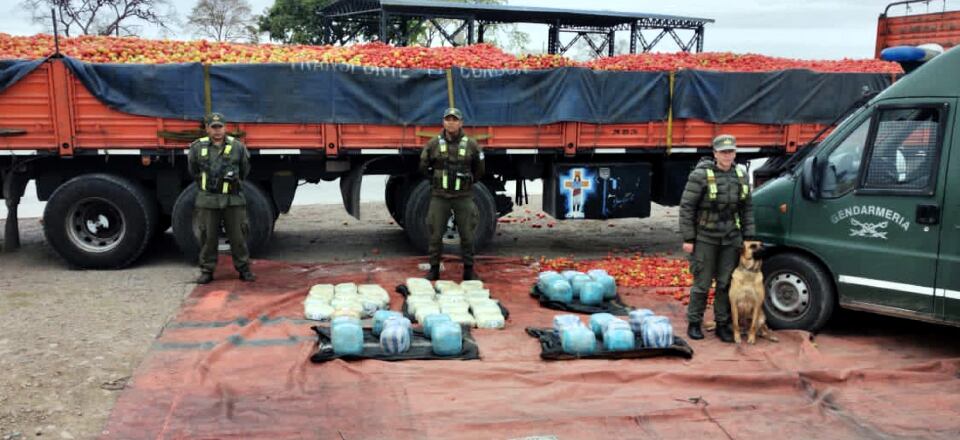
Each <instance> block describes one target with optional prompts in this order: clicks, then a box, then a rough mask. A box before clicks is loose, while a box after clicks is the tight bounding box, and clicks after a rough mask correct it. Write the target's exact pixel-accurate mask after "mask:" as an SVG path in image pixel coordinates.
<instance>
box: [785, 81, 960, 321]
mask: <svg viewBox="0 0 960 440" xmlns="http://www.w3.org/2000/svg"><path fill="white" fill-rule="evenodd" d="M951 104H952V102H944V101H941V102H930V101H929V100H927V101H924V102H918V101H917V100H915V99H911V100H897V101H896V102H888V103H885V104H882V105H879V106H877V107H876V108H875V109H874V111H873V113H872V116H871V117H870V118H868V119H864V120H863V121H862V123H861V124H860V125H859V126H858V127H857V128H856V129H853V130H851V131H849V134H848V135H847V137H846V138H845V139H844V140H843V141H841V142H839V143H837V144H836V146H835V147H834V148H825V149H824V150H823V151H821V152H818V155H817V159H818V161H820V163H821V164H823V166H822V167H818V169H819V170H820V173H821V174H820V182H821V185H820V198H819V200H817V201H812V202H811V201H807V200H803V201H801V202H800V205H802V206H800V205H798V206H797V210H796V211H794V215H795V218H794V222H793V229H794V232H795V233H796V235H795V236H794V237H795V238H796V239H797V240H798V242H799V243H803V244H804V247H807V248H809V249H811V251H813V252H815V253H816V254H817V255H818V256H819V257H820V258H822V259H823V261H824V262H825V263H826V264H827V266H828V267H829V268H830V270H831V272H832V273H833V274H834V276H835V279H834V280H835V282H836V283H837V293H838V296H839V300H840V303H841V305H843V306H845V307H850V308H861V309H864V308H866V309H872V310H875V311H879V312H885V313H889V314H899V315H923V316H925V317H927V318H928V319H929V317H932V316H933V311H934V297H933V295H934V280H935V277H936V265H937V254H938V242H939V238H940V237H939V235H940V223H939V218H938V216H936V215H934V214H933V213H935V212H937V210H938V209H939V207H940V206H942V201H943V193H944V184H943V182H940V181H939V180H940V177H939V176H941V173H940V172H938V170H939V169H940V168H941V166H940V152H941V150H942V148H941V146H942V145H943V139H944V137H945V134H946V133H945V131H946V130H945V128H946V126H947V124H946V123H945V122H946V120H947V116H948V114H949V109H950V108H951ZM944 166H945V165H944Z"/></svg>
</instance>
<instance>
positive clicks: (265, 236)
mask: <svg viewBox="0 0 960 440" xmlns="http://www.w3.org/2000/svg"><path fill="white" fill-rule="evenodd" d="M197 191H198V188H197V184H196V183H192V184H190V186H188V187H186V188H185V189H184V190H183V192H181V193H180V196H179V197H177V201H176V203H174V205H173V237H174V239H176V241H177V246H178V247H179V248H180V251H181V252H182V253H183V256H184V258H186V259H187V260H188V261H190V262H196V261H197V258H198V256H199V255H200V228H199V226H198V225H196V224H195V223H194V221H193V204H194V201H195V200H196V198H197ZM243 194H244V196H246V199H247V221H248V222H249V223H250V231H249V235H247V248H248V249H249V250H250V254H251V255H254V254H256V253H257V252H258V251H260V250H261V249H263V248H264V246H265V245H266V244H267V242H269V241H270V236H271V234H272V232H273V224H274V218H273V212H274V209H273V206H271V204H272V202H271V201H270V199H269V198H267V195H266V193H264V192H263V190H261V189H260V187H258V186H257V185H255V184H253V183H250V182H247V181H244V182H243ZM221 242H225V239H224V236H223V233H222V231H221Z"/></svg>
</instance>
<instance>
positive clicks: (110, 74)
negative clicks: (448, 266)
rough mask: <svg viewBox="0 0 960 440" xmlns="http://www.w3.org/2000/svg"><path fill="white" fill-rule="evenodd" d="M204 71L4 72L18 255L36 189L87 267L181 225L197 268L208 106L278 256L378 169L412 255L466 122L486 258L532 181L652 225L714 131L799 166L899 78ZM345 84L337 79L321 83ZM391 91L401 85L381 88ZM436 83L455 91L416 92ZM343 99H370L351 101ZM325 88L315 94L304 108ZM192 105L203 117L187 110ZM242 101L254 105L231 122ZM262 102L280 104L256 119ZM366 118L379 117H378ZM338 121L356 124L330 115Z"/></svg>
mask: <svg viewBox="0 0 960 440" xmlns="http://www.w3.org/2000/svg"><path fill="white" fill-rule="evenodd" d="M187 67H190V66H187ZM194 67H195V68H196V69H197V70H195V71H196V72H200V73H197V74H196V76H195V79H196V82H197V83H198V85H197V86H196V87H194V88H188V87H186V86H185V85H183V84H186V83H189V82H191V81H188V80H185V79H183V78H194V76H189V75H194V74H193V73H190V74H189V75H188V76H187V77H178V76H176V75H173V76H169V75H168V76H169V77H168V76H164V75H167V74H166V73H165V72H168V70H164V69H169V67H164V66H152V65H150V66H148V65H143V66H117V65H93V64H87V63H81V62H79V61H77V60H73V59H69V58H62V57H51V58H48V59H44V60H34V61H23V62H2V63H0V173H2V178H3V182H4V192H3V196H4V198H5V199H6V203H7V206H8V207H9V208H10V217H9V218H8V221H7V223H6V224H7V229H6V231H5V246H6V247H15V246H16V245H17V243H18V238H17V230H16V206H17V203H19V200H20V197H21V196H22V194H23V191H24V187H25V185H26V183H27V182H28V181H31V180H32V181H35V183H36V188H37V193H38V196H39V198H40V200H43V201H46V202H47V203H46V208H45V212H44V216H43V220H44V232H45V236H46V239H47V241H48V243H49V244H50V246H51V247H52V248H53V249H54V250H55V251H56V252H57V253H58V254H59V255H60V256H62V257H63V258H64V260H65V261H66V262H68V263H69V264H70V265H72V266H76V267H83V268H121V267H125V266H127V265H129V264H131V263H133V262H134V261H135V260H136V259H137V258H138V257H139V256H140V254H141V253H142V252H143V250H144V249H145V247H146V245H147V244H148V243H149V241H150V240H151V239H152V238H153V237H155V236H156V235H157V234H158V233H162V232H165V231H166V230H168V229H169V228H171V226H172V229H173V234H174V235H175V237H176V240H177V243H178V245H179V246H180V247H181V249H182V250H183V252H184V254H185V255H186V256H188V257H190V258H193V257H194V256H195V255H196V253H197V249H198V244H197V238H196V234H195V231H194V229H193V226H192V200H193V197H194V196H195V194H196V186H195V185H193V184H192V182H191V179H190V177H189V175H188V173H187V171H186V156H185V152H186V148H187V146H188V145H189V142H190V140H191V139H194V138H196V137H199V136H201V135H202V134H201V133H202V131H201V124H200V122H199V121H200V116H201V115H202V113H203V111H206V110H209V109H210V108H213V109H214V110H217V111H222V112H224V113H226V114H227V117H228V119H231V120H233V121H237V122H234V123H231V124H229V125H228V131H230V132H231V133H233V134H234V135H236V136H242V138H243V139H244V141H245V142H246V144H247V145H248V146H249V148H250V150H251V154H252V159H251V160H252V173H251V175H250V176H249V178H248V180H247V182H246V183H245V188H246V193H247V195H248V200H249V206H248V211H249V214H250V221H251V231H250V232H251V233H250V238H249V240H250V245H251V249H252V250H253V251H254V252H256V250H258V249H262V248H263V246H265V245H267V244H268V243H269V241H270V235H271V232H272V230H273V225H274V222H275V220H276V219H277V217H278V216H279V214H280V213H283V212H288V211H289V210H290V207H291V204H292V201H293V198H294V195H295V192H296V190H297V188H298V186H299V185H300V184H301V183H303V182H314V183H315V182H319V181H321V180H323V181H332V180H337V179H339V182H340V188H341V192H342V196H343V201H344V207H345V208H346V210H347V211H348V212H349V213H350V214H351V215H353V216H355V217H358V218H359V214H360V213H359V195H360V191H359V189H360V183H361V181H362V177H363V175H371V174H378V175H388V176H389V179H388V181H387V185H386V194H385V200H386V204H387V207H388V209H389V211H390V213H391V215H392V216H393V217H394V219H396V221H397V223H398V224H399V225H401V226H402V227H403V228H404V229H405V231H406V232H407V234H408V236H409V237H410V239H411V243H412V244H413V245H415V246H417V247H419V248H421V249H424V250H425V246H426V242H427V239H426V237H427V231H428V229H427V225H426V223H425V218H424V217H425V216H423V215H419V213H423V212H424V211H425V210H426V206H427V203H428V201H429V190H428V187H427V183H426V181H425V180H424V179H423V177H422V176H420V175H418V174H417V163H418V158H419V152H420V148H421V146H422V145H423V144H424V143H425V142H426V141H427V140H428V139H429V137H430V136H435V135H436V134H438V133H439V131H440V117H439V116H440V114H441V112H442V110H443V108H444V107H445V106H447V105H451V104H453V105H457V106H458V107H460V108H461V109H463V110H464V113H465V115H466V121H465V122H466V126H465V130H466V132H467V134H468V135H470V136H473V137H475V138H476V139H478V140H479V142H480V144H481V145H482V146H483V147H484V149H485V151H486V153H487V163H488V165H487V170H488V175H487V176H486V177H484V179H483V181H482V182H481V184H479V185H476V186H475V190H474V191H475V194H474V196H475V198H476V200H477V202H478V206H479V210H480V214H481V218H480V222H479V226H478V233H477V243H478V245H479V246H480V247H483V246H485V245H488V244H489V243H490V241H491V239H492V237H493V236H494V235H495V228H496V225H497V218H498V217H500V216H503V215H506V214H507V213H509V212H510V211H511V209H512V208H513V206H514V204H515V203H523V200H524V198H523V197H521V195H522V193H523V192H524V185H523V183H524V182H525V181H527V180H535V179H542V180H543V181H544V197H543V199H544V210H545V211H547V212H548V213H550V214H551V215H553V216H554V217H556V218H558V219H561V220H563V219H591V218H594V219H598V218H618V217H645V216H648V215H649V212H650V203H658V204H662V205H668V206H669V205H675V204H677V203H678V202H679V197H680V194H681V192H682V190H683V185H684V183H685V181H686V177H687V174H688V172H689V170H690V169H691V167H692V166H693V165H694V164H695V162H696V161H697V160H698V159H699V158H700V157H701V156H703V155H706V154H709V152H710V141H711V139H712V138H713V137H714V136H716V135H718V134H720V133H728V134H733V135H735V136H736V137H737V140H738V145H739V147H740V150H739V151H740V154H739V155H738V157H739V158H741V159H744V160H746V159H751V158H759V157H769V156H782V155H788V154H790V153H792V152H793V151H795V150H796V149H797V148H798V147H799V146H800V145H801V144H802V143H804V142H806V141H808V140H810V139H811V137H813V136H814V135H815V134H816V133H818V132H820V130H821V129H822V128H824V127H825V126H826V125H827V124H829V122H830V121H832V120H833V119H834V118H835V117H836V116H837V115H839V114H840V113H842V112H843V110H844V109H845V108H846V107H847V106H848V105H849V104H850V103H851V102H852V101H855V100H856V98H857V97H858V96H860V95H861V94H862V93H863V91H864V90H865V89H874V90H879V89H882V88H884V87H885V86H886V85H888V84H889V83H890V82H891V81H892V80H893V78H892V77H891V75H889V74H869V73H859V74H826V73H816V72H810V71H780V72H766V73H722V72H698V71H678V72H616V73H609V72H607V73H604V72H592V71H590V70H589V69H582V68H561V69H551V70H549V71H542V72H523V71H520V72H517V71H512V72H500V71H478V70H475V69H457V68H454V69H447V70H446V71H442V70H441V71H432V72H426V73H422V72H420V73H416V74H414V73H410V72H406V71H404V70H403V69H368V68H358V67H356V66H352V67H344V68H340V67H337V66H329V65H311V66H303V65H301V66H279V65H271V66H261V67H257V66H245V65H228V66H222V67H218V66H192V67H190V68H191V69H192V68H194ZM218 68H219V69H220V70H217V69H218ZM131 69H133V70H132V71H131ZM177 69H179V67H177ZM316 71H323V72H320V73H317V72H316ZM191 72H194V70H191ZM291 72H293V73H291ZM304 72H306V73H304ZM330 72H333V73H334V74H336V75H338V76H337V77H336V78H333V79H330V78H327V79H323V80H322V81H321V80H320V79H317V78H319V77H316V78H315V77H313V76H309V75H315V74H328V73H330ZM641 74H642V75H645V76H642V75H641ZM304 75H307V76H304ZM417 75H420V76H417ZM538 75H539V76H538ZM287 76H289V79H285V78H286V77H287ZM324 78H326V77H324ZM384 78H387V80H389V81H393V82H392V83H390V84H391V85H390V86H389V87H387V88H378V87H380V86H378V84H379V83H378V82H377V81H382V80H384ZM218 81H219V82H218ZM311 81H312V82H311ZM411 81H414V82H411ZM211 83H212V84H211ZM420 85H423V87H425V89H424V90H429V91H435V90H439V91H440V92H438V93H437V94H440V95H442V96H440V97H437V99H434V100H432V98H429V99H424V98H423V97H422V96H419V95H411V93H413V92H410V90H412V89H415V88H416V87H420ZM188 89H189V90H188ZM168 90H169V93H168ZM211 90H213V92H212V93H211ZM531 90H533V91H532V92H531ZM345 91H350V93H353V94H354V95H352V96H351V97H350V98H349V99H341V98H338V97H336V96H339V95H340V94H342V93H346V92H345ZM493 91H500V92H502V93H500V92H497V93H494V92H493ZM425 93H428V95H425V96H428V97H432V96H433V95H434V93H432V92H425ZM531 93H533V94H534V95H535V96H534V95H531ZM311 94H313V95H314V96H316V97H317V99H316V100H314V101H306V102H307V103H303V102H299V103H298V102H297V101H296V100H297V99H300V96H301V95H303V96H307V95H311ZM393 94H400V95H410V96H405V99H406V101H403V102H399V101H396V100H392V98H389V97H390V96H391V95H393ZM335 95H336V96H335ZM512 95H516V96H515V97H514V96H512ZM118 96H119V98H118ZM151 99H152V101H151ZM378 99H381V100H382V99H389V100H388V101H383V102H382V103H380V104H378V105H379V106H381V107H382V106H388V107H391V106H393V107H396V108H393V107H391V108H390V109H389V110H390V112H389V113H390V114H391V115H393V114H397V115H406V114H411V113H415V114H420V115H424V116H423V117H420V118H419V119H418V118H409V119H405V118H401V117H399V116H384V114H385V113H384V111H382V110H383V109H382V108H380V107H377V106H371V105H370V103H369V102H374V101H376V100H378ZM161 101H162V102H161ZM368 101H369V102H368ZM158 102H159V104H158ZM184 102H191V103H195V104H196V105H194V106H193V107H195V108H191V109H187V110H184V109H181V108H179V107H180V106H183V105H185V104H183V103H184ZM237 102H241V103H250V104H251V105H248V106H246V107H237V110H233V111H232V110H230V107H227V109H226V110H225V109H224V106H225V105H228V104H229V105H234V104H236V103H237ZM309 102H315V104H310V103H309ZM815 103H820V104H819V105H813V106H812V107H813V109H812V110H811V104H815ZM261 105H262V106H267V107H270V108H268V109H266V110H264V111H258V110H257V109H256V108H255V109H254V110H252V111H247V109H249V108H250V107H258V106H261ZM151 106H152V107H151ZM165 106H166V107H165ZM171 106H173V107H177V108H176V109H173V110H171V108H172V107H171ZM405 106H406V107H405ZM523 106H527V107H530V106H533V108H532V109H531V108H522V107H523ZM367 107H371V108H373V109H372V110H369V112H368V113H371V114H374V116H375V117H367V115H366V114H365V113H363V111H366V110H365V109H366V108H367ZM331 108H333V109H334V110H336V111H340V112H341V113H344V112H346V113H349V114H339V115H335V116H329V114H328V113H325V112H327V110H329V109H331ZM358 108H359V109H360V110H357V109H358ZM378 108H379V110H377V109H378ZM144 109H145V110H144ZM591 112H592V113H591ZM330 114H332V113H330ZM532 115H533V116H532ZM434 120H435V121H436V122H433V121H434ZM575 174H577V175H580V176H581V178H583V179H586V180H589V181H590V182H592V184H591V185H592V186H588V188H591V191H590V192H591V197H592V199H591V200H588V202H587V203H584V204H583V206H585V208H581V209H580V212H571V203H570V198H571V191H567V190H568V189H570V188H571V185H570V184H569V182H568V181H569V180H571V179H573V178H574V175H575ZM508 185H516V188H517V191H516V192H517V196H516V197H515V199H514V200H511V198H510V197H508V196H507V195H506V191H507V188H508ZM451 227H452V226H451Z"/></svg>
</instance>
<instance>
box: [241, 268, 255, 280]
mask: <svg viewBox="0 0 960 440" xmlns="http://www.w3.org/2000/svg"><path fill="white" fill-rule="evenodd" d="M240 279H241V280H243V281H246V282H253V281H256V280H257V276H256V275H254V274H253V272H251V271H249V270H245V271H243V272H240Z"/></svg>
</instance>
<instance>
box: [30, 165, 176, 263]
mask: <svg viewBox="0 0 960 440" xmlns="http://www.w3.org/2000/svg"><path fill="white" fill-rule="evenodd" d="M156 228H157V205H156V203H154V202H153V200H152V199H151V197H150V196H149V195H148V194H147V192H146V190H145V189H144V188H143V187H142V186H141V185H139V184H137V183H135V182H133V181H131V180H129V179H126V178H123V177H119V176H114V175H110V174H88V175H83V176H78V177H75V178H73V179H70V180H69V181H67V182H66V183H64V184H63V185H60V187H59V188H57V190H56V191H54V192H53V194H52V195H51V196H50V200H49V201H47V206H46V207H45V208H44V210H43V233H44V236H45V237H46V240H47V243H49V244H50V247H52V248H53V250H54V251H56V252H57V254H59V255H60V256H61V257H62V258H63V259H64V260H66V262H67V263H69V264H71V265H73V266H76V267H80V268H85V269H119V268H123V267H126V266H128V265H130V264H131V263H133V262H134V261H135V260H136V259H137V258H138V257H139V256H140V254H142V253H143V250H144V249H145V248H146V246H147V243H148V242H149V241H150V238H152V237H153V235H154V230H155V229H156Z"/></svg>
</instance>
